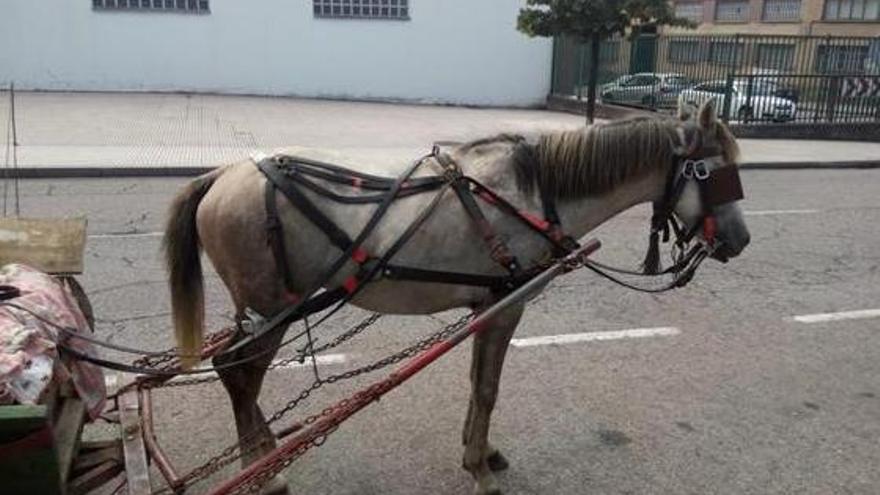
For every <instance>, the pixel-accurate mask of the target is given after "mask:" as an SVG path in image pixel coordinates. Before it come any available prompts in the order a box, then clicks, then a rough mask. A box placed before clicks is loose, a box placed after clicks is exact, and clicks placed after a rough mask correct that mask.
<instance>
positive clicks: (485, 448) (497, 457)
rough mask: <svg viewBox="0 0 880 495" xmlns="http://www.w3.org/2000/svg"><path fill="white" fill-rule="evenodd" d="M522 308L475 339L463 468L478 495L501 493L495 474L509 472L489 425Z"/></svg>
mask: <svg viewBox="0 0 880 495" xmlns="http://www.w3.org/2000/svg"><path fill="white" fill-rule="evenodd" d="M523 308H524V306H523V305H517V306H513V307H511V308H509V309H507V310H505V311H504V312H502V313H501V314H499V315H498V316H496V317H495V318H493V319H492V320H491V322H490V323H489V326H488V327H487V328H485V329H484V330H483V331H482V332H480V333H479V334H477V335H476V336H475V338H474V347H473V356H472V358H471V398H470V404H469V406H468V415H467V418H466V420H465V425H464V445H465V449H464V460H463V465H464V468H465V469H466V470H468V471H469V472H470V473H471V474H472V475H473V476H474V479H475V480H476V486H475V488H474V493H476V494H477V495H489V494H492V495H497V494H500V493H501V489H499V488H498V484H497V482H496V480H495V476H494V475H493V474H492V471H496V470H500V469H504V468H506V467H507V461H506V460H505V459H504V457H503V456H502V455H501V453H500V452H498V451H497V450H495V449H494V448H492V447H491V446H490V445H489V421H490V417H491V415H492V408H493V407H495V399H496V398H497V397H498V385H499V383H500V381H501V368H502V366H503V364H504V356H505V354H506V352H507V346H508V344H509V343H510V338H511V337H512V336H513V332H514V330H516V326H517V324H518V323H519V320H520V317H521V316H522V313H523Z"/></svg>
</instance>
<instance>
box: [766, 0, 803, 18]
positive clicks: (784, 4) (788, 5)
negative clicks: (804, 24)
mask: <svg viewBox="0 0 880 495" xmlns="http://www.w3.org/2000/svg"><path fill="white" fill-rule="evenodd" d="M764 20H765V21H771V22H797V21H799V20H801V0H764Z"/></svg>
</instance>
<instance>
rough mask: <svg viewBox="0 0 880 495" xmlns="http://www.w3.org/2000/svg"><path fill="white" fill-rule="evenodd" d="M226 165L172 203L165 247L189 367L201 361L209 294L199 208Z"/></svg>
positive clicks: (174, 310)
mask: <svg viewBox="0 0 880 495" xmlns="http://www.w3.org/2000/svg"><path fill="white" fill-rule="evenodd" d="M223 170H224V169H217V170H214V171H212V172H209V173H207V174H205V175H202V176H201V177H199V178H197V179H195V180H194V181H192V182H190V183H189V184H188V185H187V186H186V187H185V188H184V189H183V190H182V191H180V193H178V195H177V197H175V198H174V201H173V202H172V203H171V208H170V210H169V213H168V224H167V225H166V226H165V238H164V240H163V248H164V250H165V263H166V265H167V269H168V274H169V285H170V286H171V312H172V315H173V318H174V336H175V337H176V339H177V349H178V353H179V354H180V362H181V366H182V367H183V368H184V369H189V368H191V367H192V366H193V365H195V364H198V363H199V361H201V359H200V357H199V354H200V353H201V350H202V340H203V328H202V327H203V323H204V318H205V298H204V295H203V289H202V264H201V260H200V255H201V246H200V245H199V233H198V231H197V230H196V211H197V210H198V208H199V203H200V202H201V201H202V198H203V197H204V196H205V194H207V192H208V190H209V189H210V188H211V186H212V185H213V184H214V181H215V180H217V177H219V176H220V174H222V173H223Z"/></svg>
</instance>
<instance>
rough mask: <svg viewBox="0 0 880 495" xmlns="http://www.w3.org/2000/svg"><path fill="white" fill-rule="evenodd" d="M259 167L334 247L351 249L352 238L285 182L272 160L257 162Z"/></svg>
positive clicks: (303, 195)
mask: <svg viewBox="0 0 880 495" xmlns="http://www.w3.org/2000/svg"><path fill="white" fill-rule="evenodd" d="M257 167H259V169H260V171H262V172H263V174H264V175H265V176H266V178H267V179H269V181H270V182H271V183H272V184H274V185H275V187H277V188H278V190H279V191H281V192H282V193H283V194H284V196H285V197H287V199H288V200H290V202H291V203H292V204H293V205H294V206H295V207H296V208H297V209H299V211H300V212H302V214H303V215H305V216H306V218H308V219H309V221H311V222H312V223H313V224H315V226H316V227H318V228H319V229H321V231H323V232H324V234H326V235H327V238H329V239H330V242H332V243H333V245H335V246H336V247H338V248H339V249H340V250H342V251H346V250H348V249H349V248H350V247H351V245H352V240H351V237H349V236H348V234H346V233H345V232H344V231H343V230H342V229H340V228H339V227H338V226H337V225H336V224H335V223H333V221H332V220H330V219H329V218H327V215H325V214H324V212H322V211H321V210H319V209H318V208H317V207H316V206H315V204H314V203H312V202H311V200H309V198H307V197H306V196H305V194H303V193H302V191H300V190H299V188H297V187H296V185H294V184H293V183H292V182H291V181H289V180H285V176H284V174H283V173H281V171H280V170H279V169H278V167H276V166H275V165H274V164H273V163H272V160H271V159H266V160H262V161H260V162H257Z"/></svg>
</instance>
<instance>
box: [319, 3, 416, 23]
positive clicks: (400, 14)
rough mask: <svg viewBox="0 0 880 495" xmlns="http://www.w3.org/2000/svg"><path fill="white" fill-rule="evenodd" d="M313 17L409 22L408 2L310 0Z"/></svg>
mask: <svg viewBox="0 0 880 495" xmlns="http://www.w3.org/2000/svg"><path fill="white" fill-rule="evenodd" d="M312 9H313V11H314V13H315V17H331V18H349V19H396V20H403V21H405V20H409V0H312Z"/></svg>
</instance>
